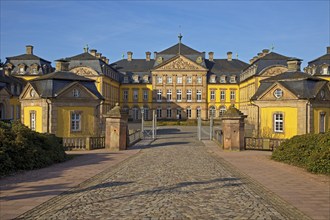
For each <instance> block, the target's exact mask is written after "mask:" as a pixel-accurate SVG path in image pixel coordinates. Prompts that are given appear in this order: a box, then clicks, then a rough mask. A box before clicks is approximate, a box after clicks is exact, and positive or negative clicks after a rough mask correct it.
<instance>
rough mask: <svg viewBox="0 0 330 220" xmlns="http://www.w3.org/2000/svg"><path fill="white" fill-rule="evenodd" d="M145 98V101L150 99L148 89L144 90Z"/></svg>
mask: <svg viewBox="0 0 330 220" xmlns="http://www.w3.org/2000/svg"><path fill="white" fill-rule="evenodd" d="M143 100H144V101H147V100H148V90H143Z"/></svg>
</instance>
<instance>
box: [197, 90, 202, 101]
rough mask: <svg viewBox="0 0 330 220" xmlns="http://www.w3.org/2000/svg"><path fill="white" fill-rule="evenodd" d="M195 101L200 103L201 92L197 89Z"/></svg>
mask: <svg viewBox="0 0 330 220" xmlns="http://www.w3.org/2000/svg"><path fill="white" fill-rule="evenodd" d="M196 101H197V102H201V101H202V90H201V89H197V91H196Z"/></svg>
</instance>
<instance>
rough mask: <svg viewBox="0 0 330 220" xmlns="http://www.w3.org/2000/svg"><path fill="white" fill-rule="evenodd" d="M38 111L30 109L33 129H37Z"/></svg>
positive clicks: (31, 127)
mask: <svg viewBox="0 0 330 220" xmlns="http://www.w3.org/2000/svg"><path fill="white" fill-rule="evenodd" d="M36 121H37V118H36V112H35V111H30V129H31V130H32V131H35V130H36Z"/></svg>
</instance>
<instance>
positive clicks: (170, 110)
mask: <svg viewBox="0 0 330 220" xmlns="http://www.w3.org/2000/svg"><path fill="white" fill-rule="evenodd" d="M166 117H167V118H172V109H170V108H168V109H166Z"/></svg>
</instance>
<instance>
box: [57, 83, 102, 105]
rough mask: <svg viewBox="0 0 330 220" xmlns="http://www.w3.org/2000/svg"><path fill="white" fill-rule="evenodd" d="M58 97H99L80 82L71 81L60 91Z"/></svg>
mask: <svg viewBox="0 0 330 220" xmlns="http://www.w3.org/2000/svg"><path fill="white" fill-rule="evenodd" d="M56 99H75V100H86V101H87V100H88V99H89V100H90V99H98V98H97V97H96V96H95V95H94V94H93V93H92V92H90V91H89V90H88V89H87V88H86V87H84V86H83V85H81V84H80V83H78V82H74V83H71V84H70V85H68V86H66V87H64V88H63V89H62V90H61V91H59V92H58V94H57V96H56Z"/></svg>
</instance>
